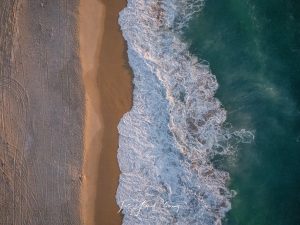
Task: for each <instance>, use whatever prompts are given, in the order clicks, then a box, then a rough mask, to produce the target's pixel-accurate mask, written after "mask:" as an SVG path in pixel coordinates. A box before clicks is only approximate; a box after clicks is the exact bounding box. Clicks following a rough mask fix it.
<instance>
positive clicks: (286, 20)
mask: <svg viewBox="0 0 300 225" xmlns="http://www.w3.org/2000/svg"><path fill="white" fill-rule="evenodd" d="M185 39H186V42H189V43H190V48H189V50H190V52H192V53H193V54H194V55H196V56H198V57H199V58H202V59H205V60H207V61H209V63H210V66H211V70H212V72H213V74H215V75H216V77H217V80H218V83H219V89H218V91H217V95H216V96H217V97H218V98H219V99H220V100H221V102H222V103H223V105H224V107H225V108H226V110H227V122H228V123H231V124H232V126H233V127H235V128H237V129H240V128H243V129H248V130H255V140H254V141H253V142H252V143H251V144H246V145H240V147H239V150H238V151H237V155H236V158H235V160H231V161H228V163H227V171H228V172H229V173H230V176H231V182H230V188H231V189H234V190H235V191H236V193H237V194H236V196H235V197H234V198H233V199H232V209H231V210H230V212H229V213H228V214H227V216H226V219H224V220H223V221H224V224H229V225H299V224H300V194H299V191H300V2H299V1H296V0H268V1H262V0H222V1H221V0H207V1H206V4H205V8H204V9H203V10H202V11H201V13H197V15H195V16H194V18H193V19H192V21H191V22H190V26H189V27H188V28H187V29H186V30H185Z"/></svg>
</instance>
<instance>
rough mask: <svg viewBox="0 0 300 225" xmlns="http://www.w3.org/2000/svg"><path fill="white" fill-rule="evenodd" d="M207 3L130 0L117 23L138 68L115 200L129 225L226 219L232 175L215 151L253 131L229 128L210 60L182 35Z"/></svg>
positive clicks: (124, 124) (123, 125)
mask: <svg viewBox="0 0 300 225" xmlns="http://www.w3.org/2000/svg"><path fill="white" fill-rule="evenodd" d="M203 5H204V2H203V1H201V0H128V5H127V7H126V8H125V9H124V10H123V11H122V12H121V13H120V18H119V23H120V25H121V29H122V32H123V36H124V38H125V39H126V41H127V45H128V56H129V64H130V66H131V67H132V70H133V73H134V79H133V83H134V91H133V107H132V109H131V111H130V112H128V113H126V114H125V115H124V116H123V118H122V120H121V121H120V123H119V126H118V129H119V133H120V138H119V150H118V161H119V166H120V169H121V175H120V182H119V187H118V191H117V196H116V198H117V202H118V205H119V206H120V208H121V210H122V213H123V214H124V219H123V224H125V225H135V224H142V225H147V224H152V225H153V224H158V225H161V224H179V225H185V224H203V225H204V224H205V225H210V224H221V220H222V218H223V217H224V216H225V213H226V212H227V211H228V210H229V209H230V199H231V198H232V196H233V193H232V191H230V190H229V189H228V188H227V184H228V180H229V174H228V173H227V172H225V171H221V170H218V169H216V168H215V167H214V166H213V164H212V162H211V159H212V158H213V157H214V156H215V155H220V154H221V155H227V154H231V153H232V151H233V150H232V147H231V145H230V144H229V141H228V140H230V139H231V138H232V137H239V138H240V140H241V141H244V142H247V141H248V139H252V138H253V136H252V134H251V133H249V132H248V131H245V130H242V131H234V132H232V131H230V129H227V128H225V126H224V122H225V120H226V111H225V110H224V108H223V107H222V105H221V103H220V102H219V101H218V100H217V99H216V98H215V97H214V95H215V92H216V90H217V88H218V83H217V81H216V78H215V76H214V75H213V74H212V73H211V71H210V68H209V65H208V63H206V62H205V61H201V60H199V59H197V58H196V57H194V56H192V55H191V54H190V53H189V51H188V45H187V44H186V43H184V42H183V41H182V39H181V37H180V35H181V33H180V32H181V30H182V29H183V28H184V27H185V26H186V25H187V23H188V21H189V20H190V18H191V17H192V16H193V14H195V13H197V12H199V11H201V9H202V8H203Z"/></svg>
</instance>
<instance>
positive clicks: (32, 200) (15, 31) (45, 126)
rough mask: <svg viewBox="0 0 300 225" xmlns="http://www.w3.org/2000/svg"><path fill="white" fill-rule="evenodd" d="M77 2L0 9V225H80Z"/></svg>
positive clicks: (24, 0) (8, 4)
mask: <svg viewBox="0 0 300 225" xmlns="http://www.w3.org/2000/svg"><path fill="white" fill-rule="evenodd" d="M78 3H79V1H77V0H72V1H69V0H51V1H49V0H41V1H32V0H14V1H12V0H1V1H0V224H1V225H25V224H26V225H60V224H65V225H81V224H82V223H81V218H80V198H79V196H80V187H81V178H80V177H81V168H82V155H83V154H82V151H83V122H84V120H83V118H84V114H83V113H84V95H83V85H82V79H81V78H82V77H81V72H80V61H79V56H78V51H77V46H78V43H77V35H76V34H77V33H76V29H77V24H76V21H77V18H76V11H77V8H78V5H77V4H78Z"/></svg>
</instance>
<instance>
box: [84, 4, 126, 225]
mask: <svg viewBox="0 0 300 225" xmlns="http://www.w3.org/2000/svg"><path fill="white" fill-rule="evenodd" d="M124 7H125V1H111V0H101V1H99V0H85V1H81V3H80V8H79V14H80V16H79V25H80V30H79V34H80V58H81V64H82V70H83V79H84V86H85V96H86V97H85V99H86V112H85V138H84V142H85V150H84V152H85V154H84V167H83V175H84V177H83V187H82V196H81V197H82V217H83V220H84V223H85V225H102V224H103V225H118V224H121V215H120V214H119V213H118V210H119V208H118V206H117V204H116V200H115V194H116V189H117V186H118V179H119V174H120V171H119V167H118V162H117V149H118V131H117V125H118V123H119V121H120V118H121V117H122V115H123V114H124V113H125V112H127V111H129V110H130V107H131V92H132V90H131V89H132V88H131V73H130V69H129V67H128V62H127V56H126V55H127V54H126V52H125V43H124V40H123V37H122V34H121V32H120V27H119V25H118V22H117V19H118V13H119V11H120V10H121V9H122V8H124Z"/></svg>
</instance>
